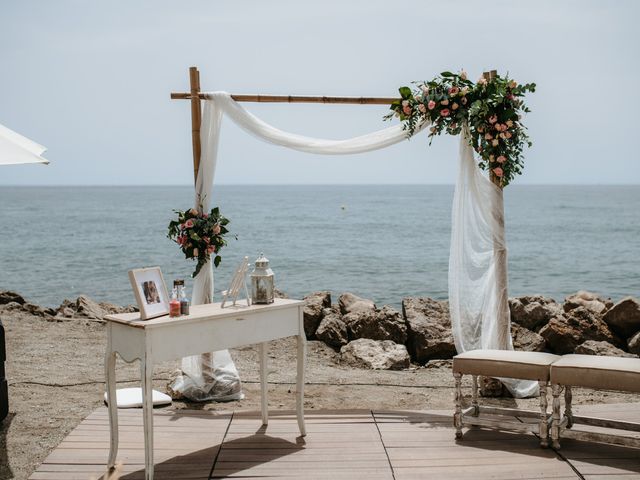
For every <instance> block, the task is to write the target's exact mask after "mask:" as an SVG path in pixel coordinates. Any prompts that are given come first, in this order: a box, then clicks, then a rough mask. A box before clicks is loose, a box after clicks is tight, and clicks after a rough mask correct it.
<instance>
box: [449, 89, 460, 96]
mask: <svg viewBox="0 0 640 480" xmlns="http://www.w3.org/2000/svg"><path fill="white" fill-rule="evenodd" d="M459 91H460V89H459V88H458V87H451V88H450V89H449V95H455V94H457V93H458V92H459Z"/></svg>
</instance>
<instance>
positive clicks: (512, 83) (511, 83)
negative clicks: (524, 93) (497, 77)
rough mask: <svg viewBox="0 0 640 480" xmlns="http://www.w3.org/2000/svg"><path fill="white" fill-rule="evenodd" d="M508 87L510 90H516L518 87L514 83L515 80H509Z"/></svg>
mask: <svg viewBox="0 0 640 480" xmlns="http://www.w3.org/2000/svg"><path fill="white" fill-rule="evenodd" d="M509 86H510V87H511V88H516V87H517V86H518V82H516V81H515V80H511V81H510V82H509Z"/></svg>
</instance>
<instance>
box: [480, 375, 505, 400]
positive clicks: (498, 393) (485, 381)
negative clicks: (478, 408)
mask: <svg viewBox="0 0 640 480" xmlns="http://www.w3.org/2000/svg"><path fill="white" fill-rule="evenodd" d="M478 386H479V387H480V395H481V396H483V397H502V396H503V395H505V394H507V393H508V392H509V391H508V390H507V389H506V388H505V387H504V385H502V382H501V381H500V380H498V379H497V378H491V377H483V376H480V377H479V378H478Z"/></svg>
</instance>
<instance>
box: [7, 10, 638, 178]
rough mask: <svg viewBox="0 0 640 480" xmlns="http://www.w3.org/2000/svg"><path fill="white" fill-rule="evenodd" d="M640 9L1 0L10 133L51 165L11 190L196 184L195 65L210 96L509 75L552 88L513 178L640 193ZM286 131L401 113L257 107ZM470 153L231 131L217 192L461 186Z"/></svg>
mask: <svg viewBox="0 0 640 480" xmlns="http://www.w3.org/2000/svg"><path fill="white" fill-rule="evenodd" d="M638 18H640V2H637V1H635V0H626V1H625V0H617V1H608V0H601V1H589V0H575V1H566V0H553V1H548V0H546V1H541V0H536V1H527V2H525V1H518V2H515V1H513V0H506V1H502V0H485V1H482V2H478V1H462V0H446V1H445V0H440V1H425V0H415V1H388V0H387V1H380V0H365V1H349V0H308V1H304V2H301V1H293V0H290V1H285V0H271V1H268V2H267V1H258V0H255V1H242V0H233V1H226V0H222V1H189V0H186V1H181V2H175V1H146V2H143V1H138V2H131V1H127V0H110V1H105V0H101V1H92V2H86V1H81V0H75V1H71V0H56V1H55V2H52V1H45V0H41V1H32V0H24V1H17V0H15V1H9V0H0V60H1V62H2V63H1V74H0V123H1V124H3V125H5V126H7V127H8V128H11V129H13V130H15V131H17V132H19V133H21V134H23V135H25V136H27V137H29V138H31V139H33V140H35V141H36V142H38V143H41V144H43V145H45V146H47V148H48V151H47V152H46V153H45V155H44V156H45V157H46V158H48V159H49V160H50V161H51V164H50V165H48V166H43V165H22V166H7V167H3V168H2V169H1V170H0V185H189V184H192V183H193V169H192V153H191V126H190V106H189V102H188V101H185V100H170V98H169V94H170V92H175V91H187V90H188V86H189V83H188V68H189V67H190V66H192V65H195V66H198V68H199V69H200V76H201V84H202V88H203V90H208V91H214V90H225V91H228V92H231V93H259V94H283V95H294V94H297V95H344V96H384V97H389V96H395V95H396V94H397V89H398V87H400V86H403V85H409V84H410V82H411V81H414V80H418V81H419V80H427V79H430V78H432V77H434V76H435V75H437V74H438V73H440V72H442V71H444V70H453V71H457V70H460V69H465V70H466V71H467V72H468V73H469V76H470V77H471V78H472V79H474V80H475V79H476V78H477V77H479V76H480V74H481V73H482V71H484V70H489V69H496V70H498V72H500V73H501V74H504V73H507V72H508V73H509V75H510V76H511V77H513V78H515V79H516V80H518V81H519V82H521V83H527V82H535V83H536V84H537V85H538V88H537V90H536V92H535V93H534V94H530V95H529V97H528V104H529V106H530V108H531V110H532V112H531V113H530V114H529V115H528V116H527V117H526V118H525V124H526V125H527V126H528V127H529V130H530V135H531V138H532V140H533V142H534V146H533V147H532V148H531V149H529V150H528V151H527V152H526V158H525V170H524V175H523V176H521V177H519V178H518V179H517V180H516V181H515V182H514V184H638V183H640V167H639V166H638V160H639V158H638V153H637V152H638V149H637V148H635V142H636V138H637V135H638V134H637V112H638V111H639V110H640V100H639V98H640V97H639V96H638V94H637V92H636V91H637V89H638V88H637V87H638V79H639V78H640V54H639V52H638V50H639V46H640V29H638V27H637V20H638ZM244 105H245V107H246V108H248V109H250V110H251V111H252V112H253V113H255V114H257V115H258V116H259V117H261V118H263V119H264V120H265V121H267V122H269V123H271V124H273V125H275V126H277V127H279V128H281V129H283V130H287V131H292V132H295V133H299V134H304V135H308V136H313V137H321V138H333V139H339V138H349V137H352V136H356V135H360V134H363V133H367V132H371V131H375V130H378V129H382V128H384V127H387V126H389V124H388V123H385V122H383V120H382V117H383V115H384V114H385V113H386V112H387V109H386V107H384V106H369V105H365V106H361V105H348V106H336V105H300V104H296V105H290V104H269V105H264V104H260V105H259V104H244ZM457 143H458V140H457V139H455V138H451V137H446V136H443V137H438V138H436V139H435V140H434V141H433V144H432V146H431V147H429V146H428V140H427V137H426V135H420V136H416V137H414V138H412V139H411V140H410V141H407V142H402V143H401V144H399V145H396V146H393V147H391V148H388V149H385V150H382V151H378V152H373V153H368V154H361V155H355V156H345V157H327V156H316V155H311V154H304V153H299V152H295V151H289V150H286V149H283V148H281V147H275V146H272V145H269V144H266V143H262V142H260V141H258V140H256V139H254V138H252V137H250V136H248V135H247V134H246V133H244V132H243V131H241V130H239V128H238V127H236V126H235V125H234V124H233V123H232V122H231V120H229V119H227V120H226V121H224V122H223V128H222V137H221V145H220V151H219V157H218V158H219V160H218V169H217V173H216V182H217V183H218V184H452V183H454V181H455V177H456V171H457V150H458V149H457Z"/></svg>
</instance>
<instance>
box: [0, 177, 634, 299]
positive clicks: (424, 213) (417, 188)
mask: <svg viewBox="0 0 640 480" xmlns="http://www.w3.org/2000/svg"><path fill="white" fill-rule="evenodd" d="M213 195H214V202H213V203H214V204H215V205H218V206H219V207H220V209H221V211H222V213H223V214H224V215H225V216H227V217H228V218H229V219H230V220H231V223H230V224H229V229H230V231H231V235H230V236H229V239H228V246H226V247H225V248H224V249H223V250H222V252H221V254H222V257H223V260H222V263H221V264H220V266H219V267H218V268H217V269H216V270H215V272H214V273H215V296H216V298H217V299H220V292H221V290H225V289H226V288H227V287H228V284H229V282H230V280H231V277H232V275H233V271H234V269H235V267H236V266H237V264H238V263H239V262H240V261H241V260H242V258H243V257H244V256H248V257H249V258H250V259H251V260H252V261H253V260H254V259H255V258H256V257H257V256H258V254H260V253H261V252H263V253H264V254H265V256H266V257H268V259H269V261H270V266H271V268H272V269H273V271H274V273H275V278H276V286H277V288H279V289H280V290H282V291H283V292H285V293H287V294H288V295H289V296H290V297H292V298H300V297H302V296H304V295H306V294H308V293H310V292H313V291H317V290H330V291H331V292H332V293H333V297H334V298H335V299H336V300H337V297H338V296H339V295H340V294H341V293H342V292H352V293H355V294H357V295H360V296H363V297H366V298H370V299H373V300H374V301H375V302H376V303H377V304H378V305H383V304H389V305H392V306H395V307H399V306H400V305H401V301H402V298H403V297H405V296H428V297H432V298H437V299H446V298H447V269H448V259H449V240H450V223H451V203H452V198H453V186H446V185H366V186H364V185H358V186H349V185H339V186H338V185H333V186H317V185H314V186H309V185H299V186H250V185H243V186H232V185H221V186H216V188H215V189H214V193H213ZM192 203H193V188H192V187H189V186H183V187H179V186H152V187H150V186H144V187H6V186H4V187H0V290H13V291H17V292H19V293H20V294H22V295H23V296H25V297H26V298H27V299H28V300H29V301H31V302H33V303H37V304H40V305H44V306H58V305H59V304H60V303H61V302H62V301H63V300H64V299H73V298H76V297H77V296H79V295H81V294H85V295H88V296H90V297H92V298H94V299H95V300H98V301H108V302H112V303H116V304H131V303H135V300H134V297H133V293H132V290H131V286H130V284H129V279H128V275H127V272H128V271H129V270H130V269H134V268H141V267H149V266H159V267H160V268H161V270H162V273H163V275H164V278H165V281H166V283H167V284H170V283H171V282H172V281H173V280H174V279H177V278H181V279H185V280H186V283H187V289H188V290H190V288H191V286H192V279H191V278H190V275H191V273H192V272H193V269H194V266H195V264H194V263H193V262H192V261H189V260H186V259H184V257H183V256H182V254H181V253H180V251H179V250H178V247H177V245H176V244H175V243H173V242H172V241H170V240H169V239H168V238H167V236H166V234H167V225H168V223H169V221H170V220H171V219H172V218H173V217H174V213H173V210H174V209H186V208H189V207H191V206H192ZM505 211H506V232H507V242H508V248H509V293H510V295H511V296H520V295H531V294H542V295H545V296H549V297H553V298H555V299H556V300H562V299H563V298H564V297H565V296H567V295H569V294H571V293H574V292H576V291H577V290H581V289H584V290H590V291H594V292H597V293H600V294H601V295H604V296H606V297H611V298H612V299H614V301H615V300H618V299H620V298H622V297H624V296H627V295H633V296H636V297H637V296H640V186H528V185H512V186H509V187H508V188H507V189H506V190H505ZM236 236H237V239H236V238H235V237H236Z"/></svg>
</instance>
